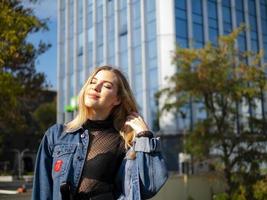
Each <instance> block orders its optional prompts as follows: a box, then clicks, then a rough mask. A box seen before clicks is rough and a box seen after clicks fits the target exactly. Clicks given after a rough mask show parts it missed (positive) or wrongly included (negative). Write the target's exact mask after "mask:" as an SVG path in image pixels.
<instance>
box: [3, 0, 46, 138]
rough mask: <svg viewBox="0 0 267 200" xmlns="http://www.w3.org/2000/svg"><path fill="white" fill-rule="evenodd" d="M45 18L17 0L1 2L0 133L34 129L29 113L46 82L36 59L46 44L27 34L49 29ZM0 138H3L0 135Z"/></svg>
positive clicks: (34, 107)
mask: <svg viewBox="0 0 267 200" xmlns="http://www.w3.org/2000/svg"><path fill="white" fill-rule="evenodd" d="M46 23H47V19H44V20H40V19H38V18H37V17H36V16H35V15H34V13H33V11H32V10H31V9H27V8H24V7H23V5H22V2H21V1H20V0H1V1H0V95H1V97H0V104H1V115H0V135H1V136H2V137H3V136H11V135H14V134H23V133H25V132H33V131H34V129H33V128H32V127H34V126H33V124H32V123H33V120H32V115H31V113H32V112H33V111H34V110H35V109H36V107H37V106H38V104H39V96H40V95H39V94H40V93H41V92H42V90H43V88H46V87H47V86H48V85H47V84H46V81H45V75H44V74H43V73H38V72H36V69H35V62H36V59H37V57H38V56H39V55H41V54H42V53H44V52H45V51H46V50H47V49H48V48H49V47H50V45H49V44H45V43H44V42H42V41H40V43H39V45H38V46H37V47H35V46H34V45H33V44H32V43H30V42H29V41H27V38H28V36H29V35H30V34H32V33H35V32H38V31H45V30H48V27H47V25H46ZM2 139H3V138H2Z"/></svg>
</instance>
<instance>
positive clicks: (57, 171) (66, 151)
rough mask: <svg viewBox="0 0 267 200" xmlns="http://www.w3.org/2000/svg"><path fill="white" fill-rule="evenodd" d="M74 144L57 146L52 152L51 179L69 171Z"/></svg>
mask: <svg viewBox="0 0 267 200" xmlns="http://www.w3.org/2000/svg"><path fill="white" fill-rule="evenodd" d="M76 148H77V145H76V144H58V145H55V146H54V150H53V154H52V155H53V166H52V177H53V178H56V177H58V176H62V175H64V174H65V173H67V172H68V171H69V168H70V164H71V162H72V160H73V156H74V153H75V150H76Z"/></svg>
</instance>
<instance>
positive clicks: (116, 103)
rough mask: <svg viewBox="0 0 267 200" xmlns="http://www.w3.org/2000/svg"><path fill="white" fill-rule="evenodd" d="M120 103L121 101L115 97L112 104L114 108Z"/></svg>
mask: <svg viewBox="0 0 267 200" xmlns="http://www.w3.org/2000/svg"><path fill="white" fill-rule="evenodd" d="M120 103H121V99H120V98H119V97H117V100H116V101H115V102H114V103H113V105H114V106H117V105H119V104H120Z"/></svg>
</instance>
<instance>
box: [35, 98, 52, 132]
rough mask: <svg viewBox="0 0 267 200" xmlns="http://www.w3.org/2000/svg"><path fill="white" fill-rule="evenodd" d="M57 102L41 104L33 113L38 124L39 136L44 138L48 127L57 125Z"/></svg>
mask: <svg viewBox="0 0 267 200" xmlns="http://www.w3.org/2000/svg"><path fill="white" fill-rule="evenodd" d="M56 112H57V109H56V100H54V101H52V102H48V103H44V104H41V105H40V106H39V107H38V108H37V109H36V110H35V111H34V113H33V116H34V119H35V121H36V124H37V125H38V134H39V135H40V136H42V135H43V134H44V132H45V131H46V130H47V128H48V127H50V126H52V125H53V124H54V123H56Z"/></svg>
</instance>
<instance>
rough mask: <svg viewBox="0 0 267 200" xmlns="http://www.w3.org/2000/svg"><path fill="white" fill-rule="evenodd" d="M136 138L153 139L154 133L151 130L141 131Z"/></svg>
mask: <svg viewBox="0 0 267 200" xmlns="http://www.w3.org/2000/svg"><path fill="white" fill-rule="evenodd" d="M136 137H149V138H151V137H153V133H152V132H151V131H149V130H146V131H140V132H139V133H137V134H136Z"/></svg>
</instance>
